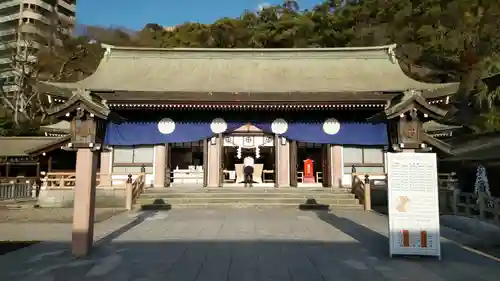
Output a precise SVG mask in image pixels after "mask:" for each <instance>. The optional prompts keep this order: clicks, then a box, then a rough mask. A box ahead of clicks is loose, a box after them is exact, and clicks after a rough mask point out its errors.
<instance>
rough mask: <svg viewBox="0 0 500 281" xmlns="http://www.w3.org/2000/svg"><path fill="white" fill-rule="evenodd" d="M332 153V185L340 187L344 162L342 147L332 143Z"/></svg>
mask: <svg viewBox="0 0 500 281" xmlns="http://www.w3.org/2000/svg"><path fill="white" fill-rule="evenodd" d="M331 154H332V167H331V169H330V171H332V176H331V178H332V186H333V187H336V188H340V187H342V178H343V176H344V163H343V161H342V147H341V146H340V145H333V146H332V149H331Z"/></svg>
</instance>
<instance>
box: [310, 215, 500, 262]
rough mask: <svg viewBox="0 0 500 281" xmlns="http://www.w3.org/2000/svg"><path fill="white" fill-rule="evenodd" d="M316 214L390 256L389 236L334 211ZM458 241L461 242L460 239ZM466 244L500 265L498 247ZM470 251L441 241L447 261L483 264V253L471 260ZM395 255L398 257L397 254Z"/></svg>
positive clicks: (443, 233) (445, 232) (451, 237)
mask: <svg viewBox="0 0 500 281" xmlns="http://www.w3.org/2000/svg"><path fill="white" fill-rule="evenodd" d="M316 215H317V216H318V218H319V219H321V220H322V221H324V222H326V223H328V224H330V225H331V226H332V227H334V228H337V229H339V230H340V231H342V232H344V233H346V234H347V235H349V236H351V237H352V238H354V239H355V240H357V241H359V242H360V243H361V244H362V245H363V247H365V248H366V249H367V250H369V251H370V252H372V253H379V254H380V253H383V255H385V256H387V257H388V256H389V238H388V237H387V236H385V235H382V234H380V233H378V232H375V231H373V230H371V229H370V228H367V227H365V226H363V225H360V224H359V223H357V222H355V221H352V220H350V219H348V218H344V217H340V216H337V215H335V214H332V213H327V212H316ZM440 234H441V236H442V237H444V238H446V239H448V240H452V241H455V240H457V236H456V235H453V233H450V232H449V231H448V230H446V229H445V228H442V229H441V233H440ZM456 242H458V243H461V242H460V241H456ZM465 246H469V247H470V248H472V249H475V250H479V251H481V252H483V253H486V254H488V255H491V256H492V257H493V258H496V259H497V261H494V260H492V259H491V258H488V260H489V261H492V262H495V263H496V264H497V266H500V263H498V259H500V255H499V253H498V252H497V251H496V248H493V247H492V248H489V249H481V247H480V246H478V245H475V247H474V246H473V245H465ZM483 248H484V247H483ZM466 253H467V254H466ZM470 253H472V252H471V251H470V249H465V248H461V247H460V246H459V245H457V244H454V243H451V242H441V255H442V258H443V259H446V261H455V262H466V263H474V262H477V265H478V266H481V265H482V264H483V261H484V260H483V259H479V257H480V256H481V254H480V253H477V252H474V253H473V256H475V257H477V258H478V259H472V260H471V259H470V258H469V257H470V255H468V254H470ZM395 257H396V258H397V256H395ZM421 258H423V259H430V260H432V259H435V258H433V257H421ZM479 260H481V262H479Z"/></svg>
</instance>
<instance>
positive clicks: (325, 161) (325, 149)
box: [321, 144, 332, 187]
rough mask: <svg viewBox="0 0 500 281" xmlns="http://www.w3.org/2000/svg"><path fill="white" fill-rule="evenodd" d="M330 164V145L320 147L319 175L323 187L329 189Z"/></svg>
mask: <svg viewBox="0 0 500 281" xmlns="http://www.w3.org/2000/svg"><path fill="white" fill-rule="evenodd" d="M331 162H332V155H331V153H330V144H323V145H321V173H322V185H323V187H331V186H332V184H331V183H332V181H331V179H330V167H331V166H330V165H331Z"/></svg>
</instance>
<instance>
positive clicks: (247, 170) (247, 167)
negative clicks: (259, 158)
mask: <svg viewBox="0 0 500 281" xmlns="http://www.w3.org/2000/svg"><path fill="white" fill-rule="evenodd" d="M254 163H255V161H254V159H253V157H252V156H247V157H245V159H243V173H244V174H245V187H248V186H249V185H250V187H252V186H253V165H254Z"/></svg>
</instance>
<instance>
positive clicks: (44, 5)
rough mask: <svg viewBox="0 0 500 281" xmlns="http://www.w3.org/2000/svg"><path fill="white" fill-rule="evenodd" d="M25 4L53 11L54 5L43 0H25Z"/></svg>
mask: <svg viewBox="0 0 500 281" xmlns="http://www.w3.org/2000/svg"><path fill="white" fill-rule="evenodd" d="M23 3H24V4H32V5H36V6H39V7H42V8H44V9H45V10H47V11H53V10H54V7H52V5H50V4H48V3H46V2H44V1H42V0H24V2H23Z"/></svg>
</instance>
